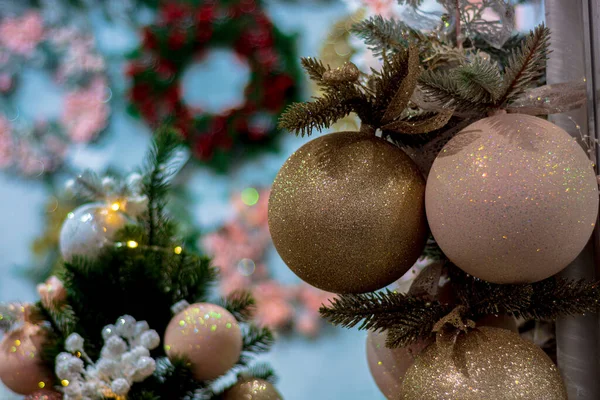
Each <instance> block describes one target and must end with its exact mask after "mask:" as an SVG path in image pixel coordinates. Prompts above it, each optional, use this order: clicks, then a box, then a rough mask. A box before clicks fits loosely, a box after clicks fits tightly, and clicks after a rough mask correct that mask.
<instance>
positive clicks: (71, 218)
mask: <svg viewBox="0 0 600 400" xmlns="http://www.w3.org/2000/svg"><path fill="white" fill-rule="evenodd" d="M126 222H127V220H126V218H125V216H124V215H123V214H122V213H120V212H119V211H114V210H112V209H111V208H110V206H109V205H107V204H103V203H93V204H86V205H83V206H81V207H79V208H77V209H75V210H74V211H73V212H70V213H69V214H68V215H67V219H66V220H65V222H64V223H63V226H62V228H61V230H60V238H59V245H60V252H61V254H62V257H63V258H64V259H65V260H66V261H70V260H72V259H73V256H75V255H78V256H85V257H95V256H97V255H98V254H99V253H100V252H101V251H102V249H103V248H104V246H106V245H107V244H109V243H110V242H111V241H112V238H113V237H114V234H115V233H116V232H117V231H118V230H119V229H121V228H122V227H123V226H124V225H125V223H126Z"/></svg>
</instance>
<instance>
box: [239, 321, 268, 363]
mask: <svg viewBox="0 0 600 400" xmlns="http://www.w3.org/2000/svg"><path fill="white" fill-rule="evenodd" d="M273 344H275V338H274V336H273V332H271V330H270V329H269V328H267V327H258V326H256V325H252V324H250V325H248V326H246V327H245V329H244V338H243V344H242V355H241V356H240V359H239V360H238V362H237V364H236V366H238V367H246V366H248V364H249V363H250V362H251V361H252V360H253V359H254V357H256V355H258V354H261V353H266V352H268V351H269V350H270V349H271V347H272V346H273Z"/></svg>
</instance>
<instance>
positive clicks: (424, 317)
mask: <svg viewBox="0 0 600 400" xmlns="http://www.w3.org/2000/svg"><path fill="white" fill-rule="evenodd" d="M319 311H320V313H321V316H322V317H323V318H325V319H327V320H329V322H331V323H333V324H334V325H340V326H343V327H345V328H352V327H354V326H357V325H358V329H368V330H389V329H391V328H398V329H402V328H401V327H405V329H406V332H404V333H403V335H404V337H406V338H407V340H409V339H410V338H412V337H418V332H420V331H421V327H423V326H425V328H424V329H425V330H427V329H428V327H429V328H430V327H433V324H435V322H437V320H439V319H440V318H441V317H443V316H444V315H445V314H446V313H447V312H448V311H450V310H449V309H448V307H447V306H445V305H442V304H440V303H439V302H437V301H434V302H429V301H427V300H424V299H420V298H417V297H414V296H409V295H406V294H403V293H395V292H392V291H390V290H385V291H382V292H374V293H363V294H344V295H340V296H339V297H337V298H335V299H333V300H332V301H331V305H330V306H328V307H325V306H324V307H321V309H320V310H319Z"/></svg>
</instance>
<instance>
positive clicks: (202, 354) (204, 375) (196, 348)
mask: <svg viewBox="0 0 600 400" xmlns="http://www.w3.org/2000/svg"><path fill="white" fill-rule="evenodd" d="M164 346H165V351H166V353H167V355H168V356H169V358H173V357H177V356H182V357H185V358H186V359H187V360H188V361H190V362H191V364H192V371H193V374H194V377H195V378H196V379H198V380H210V379H215V378H218V377H219V376H221V375H223V374H225V373H226V372H227V371H229V370H230V369H231V367H233V366H234V365H235V363H236V362H237V361H238V359H239V358H240V354H241V352H242V331H241V329H240V326H239V324H238V322H237V321H236V319H235V317H234V316H233V315H231V314H230V313H229V311H227V310H226V309H224V308H223V307H219V306H217V305H214V304H210V303H196V304H192V305H190V306H189V307H187V308H186V309H185V310H183V311H181V312H179V313H178V314H177V315H175V316H174V317H173V319H171V322H169V325H168V326H167V330H166V332H165V335H164Z"/></svg>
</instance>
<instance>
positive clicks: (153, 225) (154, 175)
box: [143, 128, 181, 246]
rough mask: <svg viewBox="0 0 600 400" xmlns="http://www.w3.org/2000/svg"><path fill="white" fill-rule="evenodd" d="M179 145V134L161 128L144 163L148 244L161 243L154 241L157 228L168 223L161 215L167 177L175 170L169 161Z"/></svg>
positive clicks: (164, 200)
mask: <svg viewBox="0 0 600 400" xmlns="http://www.w3.org/2000/svg"><path fill="white" fill-rule="evenodd" d="M180 145H181V139H180V137H179V135H178V134H177V133H176V132H175V131H174V130H172V129H170V128H161V129H159V131H158V132H157V134H156V136H155V139H154V142H153V146H152V149H151V150H150V152H149V153H148V156H147V158H146V163H145V168H144V170H145V177H144V181H143V193H144V194H145V195H146V196H148V211H147V217H146V218H147V224H148V245H150V246H153V245H159V246H160V245H161V243H157V242H156V236H157V230H158V229H159V228H160V226H161V225H162V226H165V225H168V221H167V220H166V219H165V218H164V216H163V210H164V207H165V205H166V196H167V194H168V191H169V183H168V180H169V178H170V177H171V176H172V175H173V174H174V173H175V172H176V171H175V169H174V168H173V166H172V165H169V162H170V161H171V160H172V159H173V158H174V156H175V152H176V150H177V149H178V148H179V146H180Z"/></svg>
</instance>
